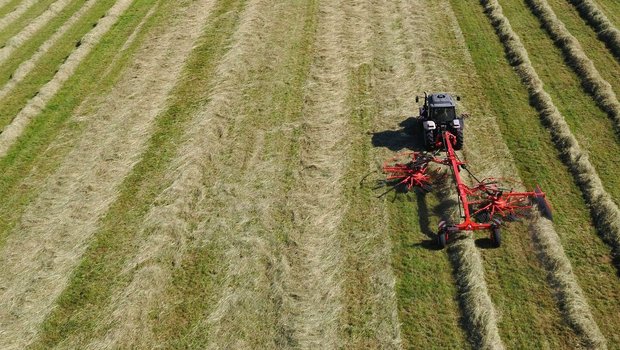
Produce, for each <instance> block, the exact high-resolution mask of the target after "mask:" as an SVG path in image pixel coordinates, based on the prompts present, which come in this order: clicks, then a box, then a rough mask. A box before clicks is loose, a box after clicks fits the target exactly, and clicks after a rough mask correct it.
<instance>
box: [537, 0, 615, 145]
mask: <svg viewBox="0 0 620 350" xmlns="http://www.w3.org/2000/svg"><path fill="white" fill-rule="evenodd" d="M526 3H527V4H528V5H529V6H530V8H531V9H532V12H533V13H534V14H535V15H536V16H537V17H538V19H539V20H540V21H541V23H542V24H543V26H544V28H545V29H546V30H547V32H548V33H549V35H550V36H551V38H552V39H553V41H554V42H555V44H556V45H557V46H558V47H559V48H560V49H561V50H562V52H563V53H564V56H565V58H566V60H567V62H568V63H569V65H570V66H571V67H573V70H574V71H575V73H577V75H578V76H579V78H580V79H581V82H582V85H583V87H584V88H585V89H586V90H587V91H588V92H589V93H590V94H591V95H592V97H593V98H594V100H595V101H596V102H597V103H598V105H599V106H600V107H601V109H603V110H604V111H605V112H606V113H607V114H608V115H609V116H610V117H611V118H612V120H613V121H614V125H615V127H616V131H617V132H618V133H620V102H618V98H617V97H616V93H615V92H614V90H613V88H612V86H611V84H609V83H608V82H607V81H606V80H605V79H604V78H603V77H602V76H601V74H600V73H599V71H598V70H597V69H596V67H595V66H594V63H593V62H592V60H590V59H589V58H588V56H587V55H586V54H585V52H584V51H583V49H582V47H581V44H579V41H578V40H577V39H576V38H575V37H574V36H573V35H572V34H571V33H570V32H569V31H568V29H567V28H566V26H565V25H564V23H562V21H561V20H560V19H558V17H557V16H556V14H555V12H554V11H553V9H552V8H551V6H549V3H548V2H547V1H546V0H527V1H526Z"/></svg>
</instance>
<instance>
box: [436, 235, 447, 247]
mask: <svg viewBox="0 0 620 350" xmlns="http://www.w3.org/2000/svg"><path fill="white" fill-rule="evenodd" d="M437 245H438V246H439V248H440V249H443V248H445V247H446V245H448V234H447V233H446V232H443V231H440V232H439V233H438V234H437Z"/></svg>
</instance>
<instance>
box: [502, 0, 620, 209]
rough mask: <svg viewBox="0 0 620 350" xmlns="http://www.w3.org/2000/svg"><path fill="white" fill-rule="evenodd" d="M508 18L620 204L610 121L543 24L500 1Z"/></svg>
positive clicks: (617, 146)
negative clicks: (568, 63)
mask: <svg viewBox="0 0 620 350" xmlns="http://www.w3.org/2000/svg"><path fill="white" fill-rule="evenodd" d="M500 2H501V4H502V6H503V7H504V14H505V15H506V17H508V18H509V19H510V23H511V24H512V27H513V29H514V30H515V32H516V33H517V34H518V35H519V36H520V37H521V40H522V41H523V44H524V45H525V48H526V49H527V50H528V52H529V54H530V59H531V60H532V64H533V66H534V68H535V69H536V71H537V72H538V74H539V76H540V78H541V79H542V80H543V81H544V82H545V90H546V91H547V92H548V93H549V94H550V95H551V97H552V98H553V101H554V103H555V105H556V106H557V107H558V109H559V110H560V113H562V115H563V116H564V118H565V119H566V122H567V123H568V124H569V126H570V128H571V131H572V132H573V134H574V135H575V137H577V139H578V141H579V143H580V145H581V147H582V148H583V149H584V150H587V151H588V152H589V155H590V160H591V162H592V164H593V165H594V167H595V168H596V170H597V172H598V174H599V176H600V178H601V180H602V181H603V185H604V186H605V189H606V190H607V192H609V194H610V195H611V196H612V198H613V199H614V201H615V202H616V203H617V204H618V203H620V177H618V176H617V174H618V173H619V172H620V162H610V161H609V160H610V159H613V158H614V157H616V155H617V154H620V142H618V138H617V137H616V135H615V133H614V128H613V124H612V122H611V120H610V119H609V117H608V116H607V115H606V114H605V113H604V112H602V111H601V110H600V109H599V108H598V107H597V106H596V103H595V102H594V101H593V100H592V98H591V96H590V95H589V94H587V93H586V92H584V90H583V89H582V88H581V81H580V80H579V78H578V77H577V76H576V75H575V73H574V72H573V71H572V70H571V68H570V67H568V66H567V65H566V63H565V61H564V59H563V56H562V54H561V52H560V50H559V49H558V48H557V47H556V46H555V45H554V44H553V42H552V41H551V39H550V38H549V37H548V36H547V33H546V32H545V31H544V30H543V29H542V28H540V22H539V21H538V20H537V19H536V17H535V16H534V15H533V14H532V13H531V12H530V11H529V10H528V8H527V7H526V6H525V4H523V3H522V2H520V1H505V0H504V1H500Z"/></svg>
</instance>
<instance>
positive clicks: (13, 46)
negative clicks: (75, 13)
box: [0, 0, 73, 65]
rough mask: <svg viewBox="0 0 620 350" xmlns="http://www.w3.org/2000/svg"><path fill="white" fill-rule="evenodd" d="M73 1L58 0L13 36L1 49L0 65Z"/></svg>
mask: <svg viewBox="0 0 620 350" xmlns="http://www.w3.org/2000/svg"><path fill="white" fill-rule="evenodd" d="M72 1H73V0H58V1H56V2H54V3H53V4H52V5H50V6H49V7H48V9H47V10H45V12H43V13H42V14H41V15H39V16H38V17H37V18H35V19H34V20H33V21H32V22H30V23H29V24H28V25H27V26H26V27H25V28H24V29H22V31H21V32H19V33H18V34H17V35H15V36H13V37H12V38H11V39H9V41H8V42H7V43H6V45H5V46H4V47H3V48H1V49H0V65H1V64H3V63H4V62H5V61H6V60H7V59H8V58H9V56H10V55H11V54H12V53H13V52H14V51H15V50H17V49H18V48H19V47H20V46H21V45H22V44H24V43H25V42H26V41H28V40H29V39H30V38H32V37H33V36H34V35H35V34H37V32H38V31H39V30H40V29H41V28H43V27H44V26H45V25H46V24H47V23H48V22H49V21H50V20H51V19H52V18H54V17H55V16H56V15H58V14H59V13H60V12H61V11H63V10H64V9H65V7H67V5H69V4H70V3H71V2H72Z"/></svg>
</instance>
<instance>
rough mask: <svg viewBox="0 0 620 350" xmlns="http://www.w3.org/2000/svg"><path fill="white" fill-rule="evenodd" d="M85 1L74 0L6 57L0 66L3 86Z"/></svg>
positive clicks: (0, 77)
mask: <svg viewBox="0 0 620 350" xmlns="http://www.w3.org/2000/svg"><path fill="white" fill-rule="evenodd" d="M85 2H86V0H74V1H72V2H71V3H70V4H69V5H68V6H67V7H65V8H64V9H63V10H62V11H60V12H59V13H58V14H57V15H56V16H55V17H54V18H52V19H51V20H50V21H49V22H48V23H47V24H46V25H45V26H43V27H42V28H41V29H40V30H39V31H38V32H37V33H36V34H34V35H33V36H32V37H31V38H30V39H29V40H28V41H27V42H25V43H23V44H22V45H20V47H19V48H18V49H16V50H15V51H13V53H12V54H11V55H10V56H9V57H8V59H7V60H6V61H5V62H4V63H3V64H2V65H0V79H1V80H0V82H2V83H3V84H4V83H6V82H7V81H8V80H9V77H10V76H11V74H13V72H15V69H17V67H18V66H19V65H20V64H21V63H22V62H24V61H26V60H27V59H29V58H30V57H32V55H33V54H34V53H35V52H36V50H37V48H38V47H39V46H41V44H43V43H44V42H45V41H46V40H47V39H48V38H49V37H51V36H52V35H53V34H54V33H55V32H56V31H57V30H58V28H60V27H61V26H62V25H63V23H65V22H66V21H67V20H68V19H69V18H70V17H71V16H72V15H73V14H74V13H75V12H76V11H77V10H78V9H79V8H80V7H82V6H83V5H84V3H85Z"/></svg>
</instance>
